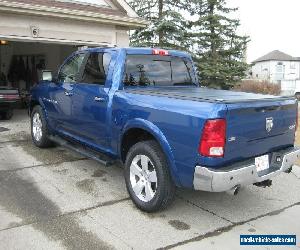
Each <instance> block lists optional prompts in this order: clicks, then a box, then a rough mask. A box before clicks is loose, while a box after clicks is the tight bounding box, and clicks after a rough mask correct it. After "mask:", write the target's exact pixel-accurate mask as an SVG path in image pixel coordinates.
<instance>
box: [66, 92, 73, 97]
mask: <svg viewBox="0 0 300 250" xmlns="http://www.w3.org/2000/svg"><path fill="white" fill-rule="evenodd" d="M65 95H66V96H72V95H73V93H72V92H67V91H65Z"/></svg>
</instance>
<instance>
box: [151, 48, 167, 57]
mask: <svg viewBox="0 0 300 250" xmlns="http://www.w3.org/2000/svg"><path fill="white" fill-rule="evenodd" d="M152 54H153V55H159V56H168V55H169V51H167V50H162V49H153V50H152Z"/></svg>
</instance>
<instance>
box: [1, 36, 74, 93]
mask: <svg viewBox="0 0 300 250" xmlns="http://www.w3.org/2000/svg"><path fill="white" fill-rule="evenodd" d="M2 41H3V40H2ZM1 44H2V45H0V65H1V68H0V75H1V77H0V86H9V87H13V88H17V89H19V91H20V92H28V91H29V90H30V88H31V87H32V86H34V85H35V84H37V83H38V81H39V80H40V79H41V74H42V71H43V70H51V71H53V72H55V71H57V69H58V67H59V65H61V64H62V62H63V61H64V60H65V58H66V57H67V56H68V55H70V54H71V53H72V52H74V51H76V50H77V49H78V47H77V46H75V45H65V44H55V43H40V42H20V41H11V40H5V41H3V42H2V43H1Z"/></svg>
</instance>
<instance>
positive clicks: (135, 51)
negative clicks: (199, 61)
mask: <svg viewBox="0 0 300 250" xmlns="http://www.w3.org/2000/svg"><path fill="white" fill-rule="evenodd" d="M122 50H123V51H125V52H126V54H129V55H152V54H153V50H162V51H168V55H171V56H179V57H186V58H190V59H191V55H190V54H188V53H186V52H183V51H179V50H164V49H159V48H143V47H126V48H117V47H97V48H88V49H84V50H82V51H87V52H103V51H122Z"/></svg>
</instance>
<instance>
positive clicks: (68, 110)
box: [44, 53, 85, 133]
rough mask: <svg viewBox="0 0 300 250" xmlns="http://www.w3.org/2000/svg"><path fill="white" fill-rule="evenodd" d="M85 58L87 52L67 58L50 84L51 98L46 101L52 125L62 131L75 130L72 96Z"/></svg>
mask: <svg viewBox="0 0 300 250" xmlns="http://www.w3.org/2000/svg"><path fill="white" fill-rule="evenodd" d="M84 58H85V54H83V53H80V54H76V55H74V56H71V57H70V58H68V59H67V60H66V62H65V63H64V64H63V66H62V67H61V69H60V71H59V74H58V78H57V79H56V81H55V82H52V83H51V84H50V85H49V88H48V97H49V98H47V100H45V101H44V103H45V105H47V107H46V110H47V111H48V116H49V120H50V122H51V125H52V127H53V128H54V129H55V130H57V131H59V132H62V133H73V132H74V126H73V122H72V117H73V114H72V111H73V108H72V105H73V103H72V96H73V90H74V85H76V82H77V81H78V79H79V77H80V69H81V66H82V63H83V60H84Z"/></svg>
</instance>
